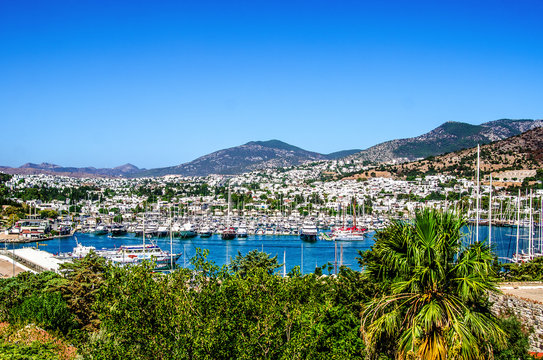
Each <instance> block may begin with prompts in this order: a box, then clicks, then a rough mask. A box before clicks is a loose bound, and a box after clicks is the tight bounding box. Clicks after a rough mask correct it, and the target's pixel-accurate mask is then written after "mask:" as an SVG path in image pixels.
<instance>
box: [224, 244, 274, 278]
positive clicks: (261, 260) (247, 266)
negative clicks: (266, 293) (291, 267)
mask: <svg viewBox="0 0 543 360" xmlns="http://www.w3.org/2000/svg"><path fill="white" fill-rule="evenodd" d="M281 265H282V264H279V262H278V261H277V256H274V257H272V258H270V256H269V255H268V254H267V253H265V252H261V251H258V250H252V251H249V252H248V253H247V255H245V256H243V255H242V254H241V252H239V251H238V254H237V255H236V257H235V258H234V259H233V260H232V262H231V263H230V269H231V270H232V271H233V272H235V273H237V274H239V275H241V276H245V275H247V273H248V272H251V271H253V270H255V269H262V270H264V271H265V272H267V273H268V274H273V272H274V271H275V270H276V269H277V268H279V267H281Z"/></svg>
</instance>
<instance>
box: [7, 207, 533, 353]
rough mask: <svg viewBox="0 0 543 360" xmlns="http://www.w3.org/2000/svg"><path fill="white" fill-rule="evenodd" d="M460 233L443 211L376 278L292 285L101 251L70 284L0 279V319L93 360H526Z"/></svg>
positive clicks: (482, 259)
mask: <svg viewBox="0 0 543 360" xmlns="http://www.w3.org/2000/svg"><path fill="white" fill-rule="evenodd" d="M462 225H463V220H462V219H459V218H457V217H455V216H454V215H452V214H441V213H437V212H423V213H419V214H418V215H417V218H416V219H415V221H414V222H412V223H407V222H397V223H394V224H393V225H392V226H390V227H388V228H387V229H385V230H382V231H380V232H379V234H378V236H377V242H376V244H375V246H374V247H373V249H372V250H371V251H368V252H366V253H363V256H362V258H361V264H362V265H363V266H364V267H365V271H362V272H358V271H353V270H351V269H348V268H343V267H342V268H341V269H340V271H339V274H338V275H337V276H322V275H320V274H321V273H322V270H323V269H326V268H328V270H330V266H329V265H324V266H323V267H319V268H317V269H316V272H317V273H318V274H308V275H304V276H302V275H301V274H300V271H299V269H297V268H295V269H293V270H292V271H291V272H290V273H289V274H288V276H287V277H282V276H279V275H278V274H277V269H278V267H280V266H281V265H280V264H279V263H278V262H277V259H276V258H275V257H273V258H270V257H269V256H268V255H267V254H265V253H262V252H258V251H252V252H249V253H248V254H246V255H245V256H244V255H242V254H239V253H238V255H237V256H236V257H235V259H234V260H233V262H232V264H231V266H230V267H226V266H223V267H218V266H217V265H215V264H214V263H213V262H211V261H209V260H207V254H208V252H207V250H204V251H200V250H198V251H197V254H196V256H195V257H194V258H193V259H192V260H191V269H184V268H182V269H178V270H176V271H174V272H172V273H169V274H163V273H155V272H153V271H152V268H153V265H152V264H149V263H145V264H143V265H140V266H131V267H117V266H112V265H108V264H106V263H105V261H104V260H103V259H101V258H100V257H98V256H96V255H95V254H94V253H91V254H90V255H89V256H87V257H86V258H84V259H81V260H77V261H74V263H73V264H69V265H66V266H64V267H63V272H64V273H63V276H59V275H56V274H54V273H50V272H45V273H41V274H30V273H22V274H20V275H18V276H17V277H15V278H11V279H0V322H1V321H4V322H6V321H9V322H10V323H11V324H12V325H11V326H12V327H13V328H14V329H22V328H26V327H27V324H30V323H33V324H35V325H36V326H38V327H40V328H42V329H46V330H47V331H50V332H52V333H55V334H57V336H59V337H61V338H65V339H67V340H68V341H70V342H71V343H74V344H77V347H78V352H79V354H80V355H81V356H82V357H83V358H86V359H127V358H130V359H261V358H269V359H393V358H410V359H411V358H412V359H445V358H447V359H473V358H477V359H487V358H488V359H490V358H492V357H494V358H495V359H508V358H510V357H511V356H514V357H515V358H520V359H528V355H527V340H526V329H522V327H521V326H520V324H519V323H518V321H517V320H515V319H514V318H508V319H496V318H494V317H493V316H492V315H491V314H490V313H489V311H488V306H489V304H488V301H487V295H486V291H493V289H494V283H493V281H494V274H493V270H492V269H493V268H492V264H491V263H492V256H490V253H489V249H488V248H486V247H484V246H482V245H480V244H477V245H475V246H471V247H469V248H461V247H459V246H458V242H457V240H458V238H457V235H458V232H459V229H460V228H461V226H462ZM361 325H362V326H361ZM8 338H9V337H6V338H5V339H4V338H2V337H1V334H0V351H1V352H0V355H7V354H9V356H11V357H12V358H15V359H17V358H24V357H23V356H26V355H24V354H23V353H22V352H26V353H27V354H28V357H27V358H30V359H32V358H39V355H36V354H43V356H42V357H43V358H58V356H57V355H55V354H56V353H55V352H54V351H53V350H55V349H58V347H59V345H58V344H57V345H58V346H57V345H54V346H53V345H50V344H49V345H48V344H42V345H39V344H34V345H33V344H32V343H28V344H27V345H25V347H24V348H20V349H15V347H14V346H13V341H12V340H6V339H8ZM504 345H505V346H504ZM55 351H57V350H55ZM26 353H25V354H26Z"/></svg>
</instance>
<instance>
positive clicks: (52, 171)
mask: <svg viewBox="0 0 543 360" xmlns="http://www.w3.org/2000/svg"><path fill="white" fill-rule="evenodd" d="M142 170H145V169H139V168H138V167H137V166H134V165H132V164H125V165H121V166H117V167H114V168H101V169H97V168H95V167H82V168H77V167H63V166H60V165H55V164H49V163H41V164H33V163H26V164H24V165H22V166H20V167H18V168H12V167H7V166H0V172H4V173H6V174H23V175H37V174H49V175H64V176H73V177H100V176H104V177H118V176H130V175H132V174H134V173H136V172H139V171H142Z"/></svg>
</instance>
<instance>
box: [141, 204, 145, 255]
mask: <svg viewBox="0 0 543 360" xmlns="http://www.w3.org/2000/svg"><path fill="white" fill-rule="evenodd" d="M142 237H143V254H144V255H145V209H143V235H142Z"/></svg>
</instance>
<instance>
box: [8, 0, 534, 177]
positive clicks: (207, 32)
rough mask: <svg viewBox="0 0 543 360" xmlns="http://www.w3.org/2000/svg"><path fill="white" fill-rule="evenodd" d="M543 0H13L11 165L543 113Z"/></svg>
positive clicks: (391, 132) (346, 135)
mask: <svg viewBox="0 0 543 360" xmlns="http://www.w3.org/2000/svg"><path fill="white" fill-rule="evenodd" d="M541 18H543V2H541V1H539V0H532V1H529V0H526V1H523V0H517V1H513V0H511V1H497V0H495V1H459V0H457V1H435V0H434V1H416V0H410V1H318V0H311V1H296V0H290V1H258V0H253V1H217V2H213V1H205V0H198V1H191V2H189V1H137V0H132V1H98V0H94V1H85V0H72V1H55V0H49V1H26V0H21V1H9V0H0V45H1V46H0V119H1V124H2V125H1V129H2V133H3V134H2V137H1V141H0V165H8V166H20V165H22V164H23V163H26V162H36V163H40V162H51V163H56V164H60V165H65V166H95V167H113V166H117V165H121V164H124V163H127V162H131V163H133V164H135V165H137V166H139V167H146V168H151V167H162V166H171V165H177V164H180V163H183V162H187V161H190V160H193V159H195V158H196V157H198V156H201V155H204V154H207V153H210V152H212V151H215V150H219V149H222V148H226V147H231V146H237V145H240V144H243V143H246V142H248V141H252V140H268V139H280V140H283V141H285V142H288V143H290V144H293V145H296V146H299V147H302V148H304V149H307V150H312V151H317V152H322V153H329V152H333V151H338V150H344V149H352V148H361V149H363V148H367V147H369V146H372V145H375V144H377V143H379V142H382V141H386V140H390V139H395V138H402V137H412V136H417V135H420V134H422V133H425V132H427V131H429V130H431V129H433V128H435V127H436V126H439V125H440V124H441V123H443V122H445V121H451V120H453V121H464V122H469V123H472V124H479V123H482V122H486V121H490V120H496V119H500V118H515V119H519V118H543V108H542V105H543V91H542V89H541V86H542V84H543V26H541Z"/></svg>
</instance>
